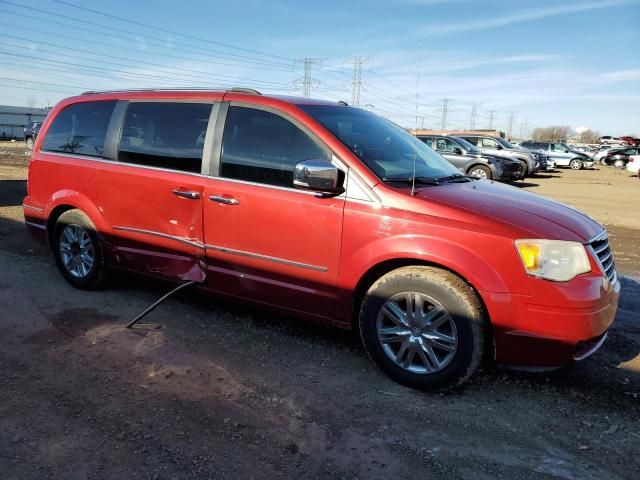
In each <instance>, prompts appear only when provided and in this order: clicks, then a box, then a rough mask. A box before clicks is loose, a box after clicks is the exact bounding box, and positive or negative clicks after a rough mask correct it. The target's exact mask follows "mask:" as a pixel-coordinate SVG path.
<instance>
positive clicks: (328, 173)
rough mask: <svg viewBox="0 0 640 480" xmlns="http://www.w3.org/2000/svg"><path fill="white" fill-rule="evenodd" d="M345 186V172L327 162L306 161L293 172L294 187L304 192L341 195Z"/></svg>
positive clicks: (297, 165) (299, 164)
mask: <svg viewBox="0 0 640 480" xmlns="http://www.w3.org/2000/svg"><path fill="white" fill-rule="evenodd" d="M343 185H344V172H343V171H342V170H339V169H338V167H336V166H335V165H334V164H333V163H331V162H328V161H326V160H305V161H304V162H300V163H298V164H296V167H295V170H294V171H293V186H294V187H296V188H300V189H303V190H312V191H314V192H322V193H330V194H336V195H340V194H341V193H342V192H344V187H343Z"/></svg>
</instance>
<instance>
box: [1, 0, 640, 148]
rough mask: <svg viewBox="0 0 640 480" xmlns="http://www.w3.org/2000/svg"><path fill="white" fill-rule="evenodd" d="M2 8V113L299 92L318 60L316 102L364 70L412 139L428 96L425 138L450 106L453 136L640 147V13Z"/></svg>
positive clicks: (613, 0) (572, 4)
mask: <svg viewBox="0 0 640 480" xmlns="http://www.w3.org/2000/svg"><path fill="white" fill-rule="evenodd" d="M74 5H75V6H74ZM77 6H80V7H82V8H77ZM25 7H27V8H25ZM91 10H94V11H91ZM0 11H1V12H2V13H3V14H2V15H1V16H0V104H10V105H26V104H30V103H34V102H35V103H36V105H37V106H44V105H46V104H47V103H49V104H54V103H55V102H57V101H58V100H60V99H61V98H64V97H65V96H69V95H73V94H76V93H79V92H82V91H84V90H89V89H111V88H136V87H160V86H162V87H168V86H185V87H186V86H199V87H209V86H211V87H224V86H230V85H242V86H253V87H255V88H257V89H258V90H263V91H265V92H269V93H272V92H273V93H287V94H301V91H302V90H301V89H302V84H301V81H300V80H301V78H302V76H303V64H302V62H301V61H298V60H296V59H301V58H304V57H310V58H314V59H319V63H315V64H314V65H313V66H312V71H311V76H312V78H313V82H312V96H314V97H319V98H327V99H343V100H346V101H348V102H351V80H352V73H353V66H352V62H353V59H354V58H355V57H362V59H363V61H364V63H363V69H362V90H361V100H360V103H361V105H367V108H369V109H372V110H373V111H376V112H378V113H381V114H384V115H386V116H388V117H390V118H391V119H392V120H394V121H395V122H397V123H399V124H401V125H403V126H408V127H412V126H415V124H416V86H417V85H418V91H419V98H418V123H419V125H423V126H424V127H439V126H440V123H441V106H442V99H443V98H448V99H450V101H449V112H448V121H447V127H449V128H467V127H469V124H470V116H471V110H472V107H473V105H474V104H476V112H477V114H476V123H475V125H476V127H487V126H488V125H489V121H490V116H491V113H490V112H491V111H493V112H494V113H493V126H494V127H498V128H502V129H506V127H507V123H508V119H509V117H510V115H511V114H512V113H513V118H514V120H513V134H514V135H516V136H517V135H519V134H520V133H526V132H527V131H530V130H531V129H532V128H534V127H536V126H546V125H551V124H562V125H570V126H572V127H574V128H576V127H580V126H585V127H588V128H592V129H595V130H598V131H600V132H601V133H602V134H609V135H625V134H630V133H631V134H637V135H640V50H639V48H638V46H640V31H639V28H638V26H639V25H640V0H582V1H580V0H566V1H550V0H522V1H515V0H512V1H509V0H489V1H482V2H481V1H471V0H449V1H442V0H396V1H382V0H367V1H364V0H362V1H361V0H354V1H350V2H345V1H334V0H325V1H323V2H305V1H290V0H272V1H268V2H266V1H256V0H244V1H234V2H230V1H217V2H211V1H206V0H192V1H190V2H174V1H169V0H156V1H144V2H135V1H131V0H128V1H124V0H111V1H110V2H96V1H90V0H85V1H83V2H81V0H68V1H67V0H59V1H56V0H31V1H29V2H24V1H21V0H10V1H9V0H7V1H5V0H0ZM104 14H107V15H104ZM114 16H115V17H121V18H114ZM122 19H126V20H129V21H124V20H122ZM151 27H154V28H151ZM418 64H419V68H418ZM418 71H419V73H420V81H419V83H418V82H417V76H418Z"/></svg>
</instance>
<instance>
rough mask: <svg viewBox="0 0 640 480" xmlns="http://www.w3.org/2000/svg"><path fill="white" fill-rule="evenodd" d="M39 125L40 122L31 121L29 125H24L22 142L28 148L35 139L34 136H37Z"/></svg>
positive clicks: (40, 124) (31, 146) (30, 147)
mask: <svg viewBox="0 0 640 480" xmlns="http://www.w3.org/2000/svg"><path fill="white" fill-rule="evenodd" d="M41 126H42V122H31V123H30V124H29V125H27V126H26V127H24V143H25V144H26V145H27V148H28V149H29V150H31V149H32V148H33V144H34V142H35V141H36V137H37V136H38V132H39V131H40V127H41Z"/></svg>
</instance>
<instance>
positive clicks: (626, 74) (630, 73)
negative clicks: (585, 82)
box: [600, 68, 640, 82]
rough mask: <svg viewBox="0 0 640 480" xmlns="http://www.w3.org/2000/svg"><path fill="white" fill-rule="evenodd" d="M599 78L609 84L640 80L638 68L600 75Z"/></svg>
mask: <svg viewBox="0 0 640 480" xmlns="http://www.w3.org/2000/svg"><path fill="white" fill-rule="evenodd" d="M600 78H601V79H602V80H605V81H611V82H624V81H629V80H640V68H631V69H629V70H616V71H613V72H607V73H603V74H602V75H600Z"/></svg>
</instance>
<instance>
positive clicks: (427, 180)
mask: <svg viewBox="0 0 640 480" xmlns="http://www.w3.org/2000/svg"><path fill="white" fill-rule="evenodd" d="M415 180H416V183H421V184H423V185H440V181H439V180H438V179H435V178H429V177H416V179H415ZM382 181H383V182H399V183H407V184H409V185H411V184H412V183H413V177H382Z"/></svg>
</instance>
